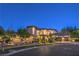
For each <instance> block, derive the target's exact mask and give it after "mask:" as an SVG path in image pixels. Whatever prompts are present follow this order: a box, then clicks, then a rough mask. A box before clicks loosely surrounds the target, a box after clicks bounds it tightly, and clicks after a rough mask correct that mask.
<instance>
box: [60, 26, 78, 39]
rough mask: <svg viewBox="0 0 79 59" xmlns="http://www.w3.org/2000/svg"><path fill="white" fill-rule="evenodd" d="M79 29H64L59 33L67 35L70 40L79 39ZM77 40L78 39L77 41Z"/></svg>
mask: <svg viewBox="0 0 79 59" xmlns="http://www.w3.org/2000/svg"><path fill="white" fill-rule="evenodd" d="M78 30H79V28H77V27H76V26H75V27H66V28H63V29H62V30H61V33H64V34H69V35H70V37H71V38H79V31H78ZM78 40H79V39H78Z"/></svg>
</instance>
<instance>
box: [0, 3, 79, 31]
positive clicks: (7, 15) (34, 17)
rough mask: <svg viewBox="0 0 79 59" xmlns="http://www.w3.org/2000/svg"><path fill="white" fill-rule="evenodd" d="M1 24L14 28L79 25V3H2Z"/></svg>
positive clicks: (0, 7) (60, 27)
mask: <svg viewBox="0 0 79 59" xmlns="http://www.w3.org/2000/svg"><path fill="white" fill-rule="evenodd" d="M0 25H1V26H3V27H4V28H5V29H7V28H13V29H14V30H17V29H18V28H22V27H26V26H29V25H35V26H38V27H40V28H52V29H57V30H60V29H62V28H63V27H67V26H77V27H79V4H55V3H54V4H33V3H32V4H27V3H26V4H0Z"/></svg>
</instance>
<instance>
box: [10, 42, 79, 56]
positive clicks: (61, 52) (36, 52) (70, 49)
mask: <svg viewBox="0 0 79 59" xmlns="http://www.w3.org/2000/svg"><path fill="white" fill-rule="evenodd" d="M11 56H79V44H74V43H57V44H55V45H49V46H41V47H38V48H34V49H30V50H26V51H22V52H19V53H16V54H13V55H11Z"/></svg>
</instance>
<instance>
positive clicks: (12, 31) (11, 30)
mask: <svg viewBox="0 0 79 59" xmlns="http://www.w3.org/2000/svg"><path fill="white" fill-rule="evenodd" d="M6 35H8V36H9V37H13V36H15V35H16V32H15V31H14V30H13V29H10V28H9V29H8V30H7V31H6Z"/></svg>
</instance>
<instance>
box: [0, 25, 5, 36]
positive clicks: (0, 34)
mask: <svg viewBox="0 0 79 59" xmlns="http://www.w3.org/2000/svg"><path fill="white" fill-rule="evenodd" d="M4 34H5V30H4V29H3V27H2V26H0V36H2V35H4Z"/></svg>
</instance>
